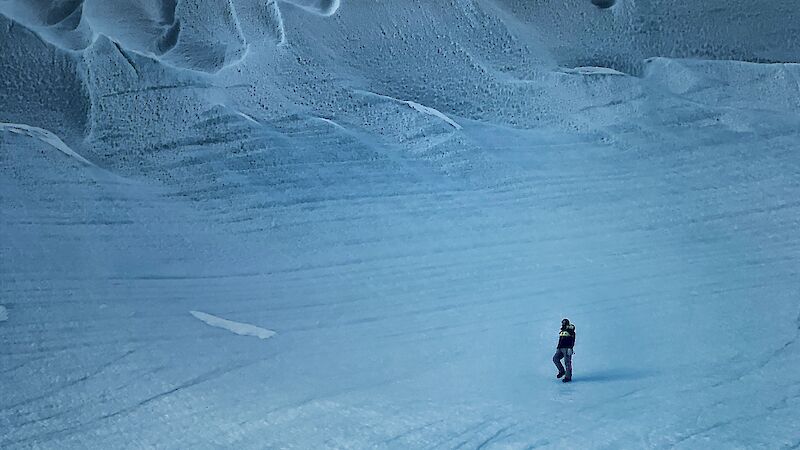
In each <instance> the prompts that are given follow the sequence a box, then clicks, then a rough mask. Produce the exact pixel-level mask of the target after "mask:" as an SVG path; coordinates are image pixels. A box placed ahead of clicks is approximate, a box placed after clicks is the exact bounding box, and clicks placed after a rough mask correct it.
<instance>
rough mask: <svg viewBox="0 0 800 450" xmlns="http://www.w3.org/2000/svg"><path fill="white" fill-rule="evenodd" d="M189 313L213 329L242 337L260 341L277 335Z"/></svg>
mask: <svg viewBox="0 0 800 450" xmlns="http://www.w3.org/2000/svg"><path fill="white" fill-rule="evenodd" d="M189 313H190V314H191V315H193V316H195V317H196V318H198V319H200V320H202V321H203V322H205V323H207V324H208V325H211V326H212V327H217V328H223V329H225V330H228V331H230V332H231V333H235V334H238V335H241V336H255V337H257V338H259V339H269V338H271V337H272V336H275V334H276V333H275V332H274V331H272V330H267V329H266V328H261V327H257V326H255V325H250V324H247V323H241V322H234V321H232V320H227V319H223V318H222V317H217V316H214V315H211V314H208V313H204V312H200V311H189Z"/></svg>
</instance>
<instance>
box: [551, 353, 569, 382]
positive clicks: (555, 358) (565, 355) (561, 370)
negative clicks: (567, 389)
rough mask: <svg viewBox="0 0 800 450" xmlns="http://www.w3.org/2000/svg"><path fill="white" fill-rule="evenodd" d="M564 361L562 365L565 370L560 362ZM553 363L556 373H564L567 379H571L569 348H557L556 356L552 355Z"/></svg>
mask: <svg viewBox="0 0 800 450" xmlns="http://www.w3.org/2000/svg"><path fill="white" fill-rule="evenodd" d="M562 359H563V360H564V363H565V364H566V365H567V370H566V371H565V370H564V366H562V365H561V360H562ZM553 363H555V365H556V367H557V368H558V373H564V372H566V374H567V378H568V379H569V378H572V349H571V348H559V349H557V350H556V354H555V355H553Z"/></svg>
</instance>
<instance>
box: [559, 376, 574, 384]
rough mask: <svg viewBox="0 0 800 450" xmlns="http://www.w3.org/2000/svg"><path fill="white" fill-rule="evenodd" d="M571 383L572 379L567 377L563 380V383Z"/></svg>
mask: <svg viewBox="0 0 800 450" xmlns="http://www.w3.org/2000/svg"><path fill="white" fill-rule="evenodd" d="M570 381H572V377H565V378H564V379H563V380H561V382H562V383H569V382H570Z"/></svg>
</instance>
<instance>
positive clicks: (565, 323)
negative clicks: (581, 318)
mask: <svg viewBox="0 0 800 450" xmlns="http://www.w3.org/2000/svg"><path fill="white" fill-rule="evenodd" d="M567 325H569V319H561V326H562V327H566V326H567Z"/></svg>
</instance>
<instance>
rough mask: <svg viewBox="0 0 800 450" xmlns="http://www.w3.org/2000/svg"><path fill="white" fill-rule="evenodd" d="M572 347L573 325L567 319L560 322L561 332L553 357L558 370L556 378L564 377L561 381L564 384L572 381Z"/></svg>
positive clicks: (573, 337)
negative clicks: (562, 363) (562, 361)
mask: <svg viewBox="0 0 800 450" xmlns="http://www.w3.org/2000/svg"><path fill="white" fill-rule="evenodd" d="M574 347H575V325H573V324H571V323H569V319H564V320H562V321H561V331H560V332H559V333H558V347H557V348H556V354H555V355H553V363H555V365H556V367H557V368H558V374H557V375H556V378H561V377H564V379H563V380H561V381H563V382H564V383H569V382H570V381H572V353H573V348H574ZM562 359H563V360H564V363H565V365H566V366H567V368H566V370H564V366H562V365H561V360H562Z"/></svg>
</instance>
